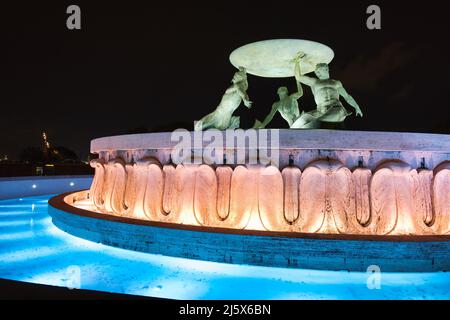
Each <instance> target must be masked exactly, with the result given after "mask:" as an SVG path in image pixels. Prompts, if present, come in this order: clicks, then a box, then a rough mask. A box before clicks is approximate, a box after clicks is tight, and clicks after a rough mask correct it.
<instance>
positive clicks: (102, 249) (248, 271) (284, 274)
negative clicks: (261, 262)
mask: <svg viewBox="0 0 450 320" xmlns="http://www.w3.org/2000/svg"><path fill="white" fill-rule="evenodd" d="M50 197H51V196H50V195H48V196H37V197H27V198H18V199H12V200H3V201H0V278H3V279H11V280H18V281H24V282H30V283H37V284H47V285H53V286H60V287H73V288H81V289H88V290H89V289H90V290H99V291H106V292H114V293H125V294H134V295H144V296H153V297H163V298H173V299H450V273H449V272H434V273H381V274H380V288H379V289H369V287H370V286H367V281H368V277H369V274H367V273H364V272H345V271H341V272H335V271H315V270H301V269H285V268H269V267H256V266H247V265H230V264H223V263H215V262H205V261H197V260H190V259H181V258H172V257H165V256H161V255H153V254H148V253H140V252H134V251H129V250H123V249H118V248H113V247H109V246H105V245H101V244H97V243H93V242H90V241H87V240H83V239H80V238H77V237H74V236H71V235H69V234H67V233H65V232H63V231H61V230H59V229H58V228H56V227H55V226H53V224H52V222H51V218H50V216H49V215H48V213H47V206H48V205H47V201H48V199H49V198H50Z"/></svg>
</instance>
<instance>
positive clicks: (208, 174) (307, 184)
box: [89, 130, 450, 235]
mask: <svg viewBox="0 0 450 320" xmlns="http://www.w3.org/2000/svg"><path fill="white" fill-rule="evenodd" d="M330 133H331V134H332V135H333V137H334V139H335V140H336V139H337V140H339V143H340V144H341V145H346V146H348V147H347V148H342V147H339V143H336V142H335V141H330V142H328V141H327V137H328V136H329V134H330ZM372 134H373V133H368V132H353V133H349V132H346V131H328V130H312V131H293V130H289V132H287V131H285V132H283V131H282V132H280V148H281V149H282V150H283V152H280V158H281V159H280V163H281V165H280V168H277V167H274V166H262V165H248V164H247V165H246V164H243V165H234V166H231V165H217V166H215V165H214V166H213V165H206V164H179V165H173V164H171V163H170V161H169V158H170V157H168V156H167V154H165V152H166V153H167V152H169V151H170V148H169V149H168V148H167V146H166V145H164V144H165V142H164V141H159V142H160V143H161V144H160V145H161V148H160V149H154V148H152V146H149V147H148V149H145V148H144V146H145V140H146V139H148V141H149V144H150V145H152V144H154V143H156V144H157V143H158V142H155V141H154V140H153V139H152V138H161V137H162V136H161V134H155V135H153V134H147V135H130V136H119V137H117V139H116V140H115V141H114V138H105V139H106V141H108V142H107V143H108V144H109V146H110V148H109V149H107V150H106V149H103V148H104V145H105V142H106V141H104V140H94V141H93V143H92V147H91V149H92V150H91V151H92V152H99V153H100V159H98V160H94V161H93V162H92V166H93V167H94V168H95V170H96V173H95V178H94V182H93V184H92V187H91V189H90V191H89V201H92V204H93V207H94V208H95V209H96V210H97V211H98V212H102V213H105V214H113V215H118V216H125V217H132V218H137V219H145V220H151V221H163V222H172V223H180V224H189V225H201V226H207V227H222V228H235V229H247V230H268V231H290V232H301V233H330V234H337V233H340V234H368V235H386V234H389V235H398V234H414V235H424V234H429V235H432V234H436V235H443V234H449V233H450V218H449V217H450V196H449V194H450V161H449V154H450V137H449V136H448V135H430V134H405V133H398V134H396V133H376V134H373V135H372ZM167 135H169V134H167ZM417 135H419V136H420V138H421V139H420V140H414V139H415V138H416V137H417ZM343 137H348V139H347V140H344V141H343V142H342V140H341V139H342V138H343ZM294 138H295V139H294ZM376 138H382V140H376ZM127 139H129V140H130V141H131V140H133V141H134V142H133V143H134V144H139V145H140V146H141V147H142V149H136V148H134V147H133V146H130V148H129V149H127V148H123V147H122V146H123V145H124V143H125V141H126V140H127ZM293 139H294V140H293ZM314 141H315V143H313V142H314ZM114 144H116V147H119V146H120V148H118V149H117V150H115V149H114ZM125 144H126V143H125ZM312 145H314V146H315V147H312ZM370 145H372V146H373V147H372V148H370ZM163 151H164V152H163ZM139 156H140V158H139ZM288 158H291V159H293V163H292V164H291V165H289V164H288V163H287V162H288V160H287V159H288ZM421 163H422V164H425V166H423V165H422V166H423V167H424V168H420V166H421ZM425 167H427V169H426V168H425Z"/></svg>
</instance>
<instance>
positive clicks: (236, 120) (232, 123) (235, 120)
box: [228, 116, 241, 129]
mask: <svg viewBox="0 0 450 320" xmlns="http://www.w3.org/2000/svg"><path fill="white" fill-rule="evenodd" d="M240 122H241V121H240V118H239V117H234V116H233V117H231V121H230V125H229V126H228V129H238V128H239V125H240Z"/></svg>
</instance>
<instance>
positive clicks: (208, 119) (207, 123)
mask: <svg viewBox="0 0 450 320" xmlns="http://www.w3.org/2000/svg"><path fill="white" fill-rule="evenodd" d="M215 124H216V114H215V112H212V113H210V114H208V115H206V116H204V117H203V118H201V119H200V120H199V121H197V122H196V124H195V126H194V130H195V131H202V130H206V129H209V128H214V127H215Z"/></svg>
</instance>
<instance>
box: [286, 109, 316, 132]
mask: <svg viewBox="0 0 450 320" xmlns="http://www.w3.org/2000/svg"><path fill="white" fill-rule="evenodd" d="M318 126H319V122H318V121H317V117H315V116H314V115H313V113H311V112H304V113H302V114H301V115H300V117H298V119H297V120H295V121H294V123H293V124H292V125H291V129H314V128H317V127H318Z"/></svg>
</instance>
